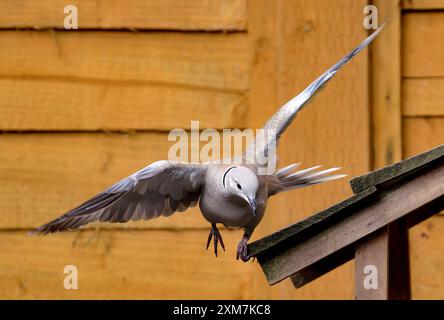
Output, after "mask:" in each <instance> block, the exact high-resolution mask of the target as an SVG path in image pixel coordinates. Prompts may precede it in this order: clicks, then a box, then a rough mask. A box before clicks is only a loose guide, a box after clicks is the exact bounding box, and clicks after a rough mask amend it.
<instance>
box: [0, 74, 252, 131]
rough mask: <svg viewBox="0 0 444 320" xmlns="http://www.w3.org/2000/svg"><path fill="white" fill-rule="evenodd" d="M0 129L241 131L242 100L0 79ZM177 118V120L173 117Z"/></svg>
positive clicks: (147, 88)
mask: <svg viewBox="0 0 444 320" xmlns="http://www.w3.org/2000/svg"><path fill="white" fill-rule="evenodd" d="M0 96H1V99H0V130H102V129H105V130H106V129H111V130H139V129H144V130H146V129H155V130H169V129H172V128H189V127H190V123H191V120H199V121H200V126H201V127H208V128H218V129H220V128H232V127H234V128H238V127H245V126H246V123H245V122H244V119H245V116H244V113H245V112H246V108H247V105H246V104H247V99H246V96H245V95H241V94H236V93H227V92H219V91H214V90H201V89H195V88H186V87H177V86H163V85H156V84H127V83H124V82H109V81H91V82H85V81H66V80H44V79H0ZM178 113H180V117H179V116H178Z"/></svg>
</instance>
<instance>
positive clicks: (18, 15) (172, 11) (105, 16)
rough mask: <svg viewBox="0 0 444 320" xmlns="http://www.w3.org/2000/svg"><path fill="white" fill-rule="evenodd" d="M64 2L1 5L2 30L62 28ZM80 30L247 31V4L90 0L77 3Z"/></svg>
mask: <svg viewBox="0 0 444 320" xmlns="http://www.w3.org/2000/svg"><path fill="white" fill-rule="evenodd" d="M68 4H71V3H68V2H66V1H64V0H40V1H27V0H13V1H1V2H0V28H37V29H39V28H60V29H63V28H64V25H63V21H64V19H65V16H66V14H64V8H65V6H67V5H68ZM72 4H74V5H75V6H76V7H77V9H78V17H79V28H80V29H84V28H89V29H99V28H101V29H102V28H103V29H155V30H159V29H169V30H245V29H246V24H247V14H246V12H247V1H246V0H221V1H211V0H187V1H181V0H114V1H113V2H112V3H107V2H103V3H100V2H96V1H88V0H76V1H75V2H73V3H72Z"/></svg>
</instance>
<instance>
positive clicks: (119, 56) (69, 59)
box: [0, 31, 249, 92]
mask: <svg viewBox="0 0 444 320" xmlns="http://www.w3.org/2000/svg"><path fill="white" fill-rule="evenodd" d="M248 59H249V56H248V43H247V38H246V35H245V34H207V33H192V34H187V33H178V32H168V33H161V32H148V33H147V32H139V33H137V32H96V31H86V32H63V31H3V32H0V76H1V77H20V78H26V77H28V78H41V77H45V78H57V79H60V78H64V79H66V78H68V79H78V78H81V79H95V80H97V79H100V80H118V81H123V80H125V81H136V82H155V83H163V84H166V83H167V84H174V85H181V86H187V87H204V88H216V89H222V90H228V91H237V92H244V91H245V90H246V89H247V88H248V78H249V60H248Z"/></svg>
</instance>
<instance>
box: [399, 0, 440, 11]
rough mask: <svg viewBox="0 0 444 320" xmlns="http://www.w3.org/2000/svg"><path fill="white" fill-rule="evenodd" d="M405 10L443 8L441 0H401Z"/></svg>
mask: <svg viewBox="0 0 444 320" xmlns="http://www.w3.org/2000/svg"><path fill="white" fill-rule="evenodd" d="M402 9H405V10H438V9H444V1H443V0H402Z"/></svg>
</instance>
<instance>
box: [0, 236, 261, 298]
mask: <svg viewBox="0 0 444 320" xmlns="http://www.w3.org/2000/svg"><path fill="white" fill-rule="evenodd" d="M207 236H208V231H206V230H205V231H188V232H177V231H152V230H147V231H142V230H138V231H136V230H133V231H129V230H126V231H121V230H120V231H117V230H112V231H110V230H108V231H105V230H101V231H100V232H94V231H86V232H85V231H84V232H69V233H63V234H55V235H52V236H44V237H43V236H32V237H30V236H27V235H26V233H25V232H24V231H3V232H0V283H1V284H2V285H1V286H0V298H2V299H122V298H126V299H130V298H133V299H158V298H159V297H164V298H165V299H184V298H188V299H249V298H251V297H252V296H253V295H254V293H253V292H252V291H251V290H250V288H251V281H252V278H253V269H254V264H250V263H249V264H244V263H240V262H237V261H236V260H235V255H236V248H237V241H238V240H239V238H240V237H241V236H242V233H241V232H240V231H239V232H238V231H228V230H227V231H226V230H224V231H223V236H224V241H225V244H226V249H227V251H226V252H221V253H220V255H219V257H218V258H215V257H214V254H213V252H211V250H208V251H205V242H206V239H207ZM66 265H74V266H76V267H77V269H78V289H77V290H66V289H65V288H64V286H63V281H64V278H65V276H66V274H64V272H63V270H64V267H65V266H66ZM228 280H229V281H228Z"/></svg>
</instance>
